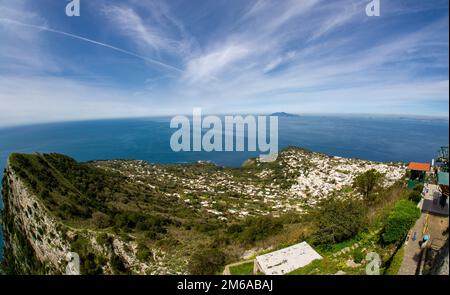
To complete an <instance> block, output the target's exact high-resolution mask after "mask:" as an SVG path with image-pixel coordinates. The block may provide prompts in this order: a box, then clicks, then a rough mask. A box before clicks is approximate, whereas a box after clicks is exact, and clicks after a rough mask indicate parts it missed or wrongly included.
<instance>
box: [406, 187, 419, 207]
mask: <svg viewBox="0 0 450 295" xmlns="http://www.w3.org/2000/svg"><path fill="white" fill-rule="evenodd" d="M421 199H422V194H421V193H420V192H418V191H416V190H413V191H412V192H410V193H409V195H408V200H410V201H411V202H414V203H416V204H417V203H419V202H420V200H421Z"/></svg>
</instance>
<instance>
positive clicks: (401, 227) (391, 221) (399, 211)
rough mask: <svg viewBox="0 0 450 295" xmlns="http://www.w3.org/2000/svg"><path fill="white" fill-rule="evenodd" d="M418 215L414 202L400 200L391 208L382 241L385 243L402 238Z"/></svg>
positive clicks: (418, 211)
mask: <svg viewBox="0 0 450 295" xmlns="http://www.w3.org/2000/svg"><path fill="white" fill-rule="evenodd" d="M419 217H420V210H419V208H417V206H416V204H414V203H413V202H410V201H407V200H400V201H398V202H397V204H396V205H395V207H394V209H392V211H391V213H390V215H389V218H388V220H387V223H386V226H385V228H384V233H383V241H384V242H385V243H387V244H390V243H394V242H398V241H400V240H402V239H403V238H404V237H405V236H406V235H407V234H408V231H409V229H410V228H411V227H412V226H413V225H414V223H415V221H416V220H417V219H418V218H419Z"/></svg>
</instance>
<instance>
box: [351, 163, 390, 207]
mask: <svg viewBox="0 0 450 295" xmlns="http://www.w3.org/2000/svg"><path fill="white" fill-rule="evenodd" d="M383 178H384V175H383V174H382V173H380V172H378V171H377V170H375V169H370V170H367V171H366V172H364V173H361V174H360V175H358V176H356V177H355V179H354V181H353V187H354V188H356V190H357V191H358V192H359V193H361V194H362V195H363V197H364V199H365V200H367V201H369V202H373V201H375V198H376V194H375V192H376V190H377V189H378V188H380V187H381V184H382V181H383Z"/></svg>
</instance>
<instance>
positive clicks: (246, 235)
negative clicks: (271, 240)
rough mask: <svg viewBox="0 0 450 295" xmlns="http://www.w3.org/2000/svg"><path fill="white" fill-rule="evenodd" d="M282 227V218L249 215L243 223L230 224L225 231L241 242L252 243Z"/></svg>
mask: <svg viewBox="0 0 450 295" xmlns="http://www.w3.org/2000/svg"><path fill="white" fill-rule="evenodd" d="M282 229H283V223H282V220H280V219H278V218H274V217H270V216H259V217H249V218H247V219H246V220H245V221H244V222H243V223H238V224H232V225H230V226H229V227H228V229H227V232H228V234H230V235H231V236H233V237H235V238H236V239H238V240H240V241H241V242H243V243H247V244H252V243H254V242H256V241H260V240H263V239H265V238H267V237H268V236H270V235H273V234H276V233H278V232H280V231H281V230H282Z"/></svg>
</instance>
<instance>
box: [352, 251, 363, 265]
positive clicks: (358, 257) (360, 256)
mask: <svg viewBox="0 0 450 295" xmlns="http://www.w3.org/2000/svg"><path fill="white" fill-rule="evenodd" d="M364 257H365V255H364V253H363V252H362V251H359V250H357V251H355V252H353V261H354V262H356V263H361V261H363V260H364Z"/></svg>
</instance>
